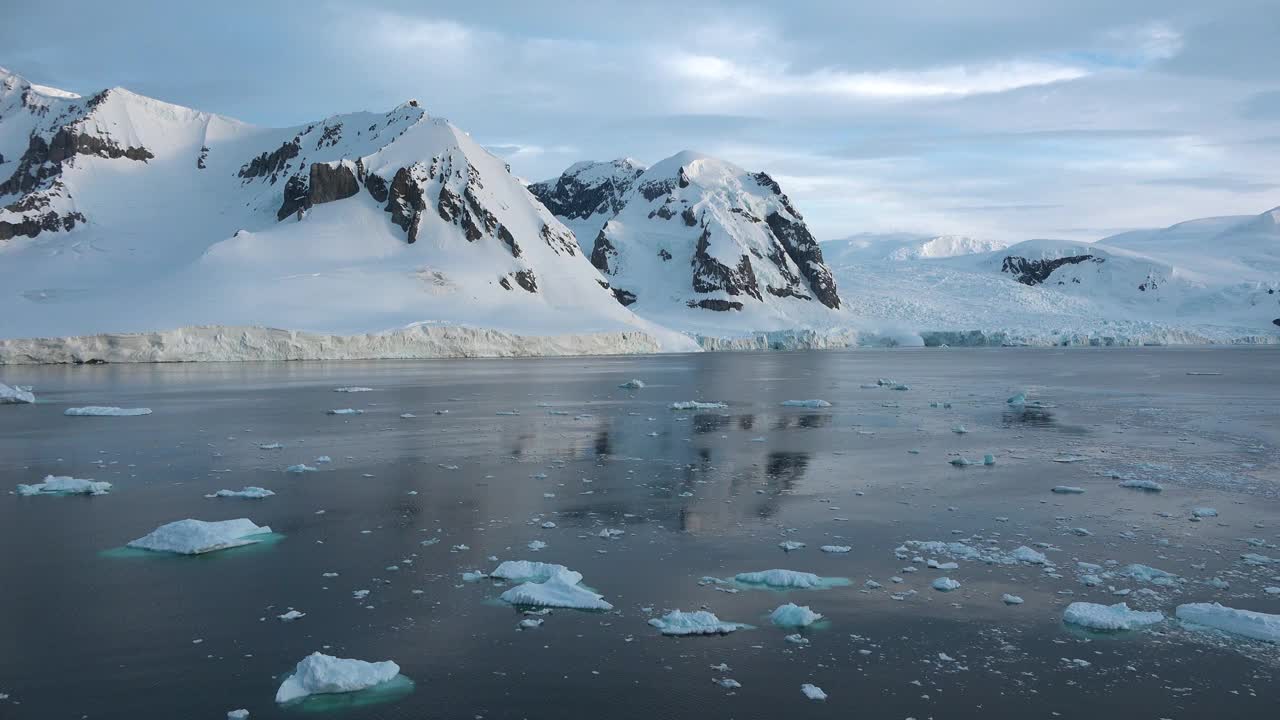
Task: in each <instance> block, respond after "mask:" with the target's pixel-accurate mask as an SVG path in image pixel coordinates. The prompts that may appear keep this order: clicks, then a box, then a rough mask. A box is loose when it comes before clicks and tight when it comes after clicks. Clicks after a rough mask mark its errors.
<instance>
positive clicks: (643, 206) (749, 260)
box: [531, 151, 849, 334]
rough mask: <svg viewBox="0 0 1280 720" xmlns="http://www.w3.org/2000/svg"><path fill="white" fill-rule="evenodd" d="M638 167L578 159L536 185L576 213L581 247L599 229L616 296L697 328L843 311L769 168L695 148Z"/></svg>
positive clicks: (546, 197)
mask: <svg viewBox="0 0 1280 720" xmlns="http://www.w3.org/2000/svg"><path fill="white" fill-rule="evenodd" d="M637 169H638V166H636V165H635V164H634V163H633V162H631V161H625V160H618V161H614V162H612V163H592V164H583V163H580V164H578V165H575V166H573V167H571V168H569V170H568V171H566V172H565V174H564V175H562V176H561V177H560V178H558V179H557V180H555V181H547V182H545V183H539V184H538V185H535V186H533V187H532V188H531V189H532V190H533V191H534V192H535V193H537V194H538V195H539V197H541V198H542V199H543V201H544V202H545V203H547V204H548V205H549V207H552V208H554V209H556V210H557V212H560V213H564V215H561V218H562V219H566V220H568V221H570V222H575V221H576V227H577V232H578V233H579V242H580V243H581V244H582V245H583V247H584V248H585V247H587V243H588V241H587V239H586V238H587V236H586V235H585V233H589V232H591V231H592V230H595V229H597V228H598V231H597V232H596V234H595V237H594V238H593V240H592V242H591V244H590V247H591V262H592V264H593V265H595V266H596V267H597V268H599V269H600V270H601V272H602V273H604V275H605V276H606V278H607V279H608V281H609V283H610V285H611V289H612V290H613V291H614V294H615V296H616V297H617V298H618V301H619V302H620V303H622V304H624V305H626V306H627V307H629V308H631V309H632V310H635V311H636V312H637V313H638V314H639V315H641V316H642V317H645V318H648V319H650V320H653V321H655V322H659V323H662V324H664V325H667V326H670V327H674V328H678V329H680V330H685V331H691V332H706V333H716V334H724V333H726V332H730V333H731V332H734V331H751V330H778V329H783V328H827V327H832V326H836V325H840V324H843V323H847V322H848V320H849V318H848V316H847V314H846V313H843V312H841V311H840V308H841V301H840V297H839V295H838V294H837V291H836V284H835V281H834V279H833V278H832V276H831V273H830V270H829V269H828V268H827V266H826V265H825V264H824V262H823V258H822V251H821V249H820V248H819V247H818V243H817V242H816V241H815V240H814V239H813V237H812V235H810V233H809V231H808V229H807V228H806V227H805V224H804V219H803V217H802V216H801V215H800V213H799V212H798V211H797V210H796V209H795V208H794V207H793V206H792V205H791V202H790V201H789V200H788V198H787V196H786V195H784V194H783V193H782V189H781V188H780V187H779V186H778V184H777V183H776V182H774V181H773V179H772V178H770V177H769V176H768V175H766V174H764V173H748V172H746V171H744V170H742V169H741V168H738V167H736V166H734V165H732V164H730V163H727V162H724V161H723V160H718V159H716V158H711V157H707V156H705V155H701V154H698V153H694V152H690V151H685V152H681V153H678V154H676V155H673V156H671V157H669V158H667V159H665V160H663V161H661V162H659V163H657V164H656V165H654V166H653V167H651V168H648V169H646V170H644V172H643V173H642V174H640V175H639V176H638V177H635V178H634V179H633V178H632V175H633V174H634V172H635V171H636V170H637ZM619 193H620V195H621V196H620V198H619V196H618V195H619Z"/></svg>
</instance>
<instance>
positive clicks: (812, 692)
mask: <svg viewBox="0 0 1280 720" xmlns="http://www.w3.org/2000/svg"><path fill="white" fill-rule="evenodd" d="M800 692H802V693H804V696H805V697H807V698H809V699H810V700H826V699H827V694H826V693H824V692H822V688H820V687H818V686H817V685H814V684H812V683H805V684H803V685H801V686H800Z"/></svg>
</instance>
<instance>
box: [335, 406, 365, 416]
mask: <svg viewBox="0 0 1280 720" xmlns="http://www.w3.org/2000/svg"><path fill="white" fill-rule="evenodd" d="M329 414H330V415H363V414H364V411H363V410H355V409H352V408H339V409H337V410H330V411H329Z"/></svg>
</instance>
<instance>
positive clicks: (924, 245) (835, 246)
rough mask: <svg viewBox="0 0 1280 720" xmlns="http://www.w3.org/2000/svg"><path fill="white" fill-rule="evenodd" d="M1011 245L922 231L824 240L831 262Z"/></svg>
mask: <svg viewBox="0 0 1280 720" xmlns="http://www.w3.org/2000/svg"><path fill="white" fill-rule="evenodd" d="M1004 247H1007V243H1004V242H1001V241H999V240H988V239H982V238H972V237H968V236H966V235H921V234H918V233H858V234H856V235H850V236H849V237H847V238H842V239H840V240H827V241H824V242H823V243H822V253H823V257H825V258H826V260H827V263H828V264H829V265H832V266H835V265H846V264H849V263H853V262H868V261H870V262H874V261H883V260H923V259H929V258H944V257H955V256H957V255H972V254H974V253H982V252H991V251H993V250H1000V249H1002V248H1004Z"/></svg>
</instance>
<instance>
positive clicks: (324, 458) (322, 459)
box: [315, 455, 333, 465]
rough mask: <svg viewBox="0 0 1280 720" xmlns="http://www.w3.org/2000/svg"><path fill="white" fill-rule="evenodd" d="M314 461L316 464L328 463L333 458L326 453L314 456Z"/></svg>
mask: <svg viewBox="0 0 1280 720" xmlns="http://www.w3.org/2000/svg"><path fill="white" fill-rule="evenodd" d="M315 462H316V464H317V465H328V464H329V463H331V462H333V458H331V457H329V456H328V455H321V456H320V457H318V458H316V460H315Z"/></svg>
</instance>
